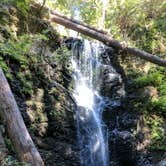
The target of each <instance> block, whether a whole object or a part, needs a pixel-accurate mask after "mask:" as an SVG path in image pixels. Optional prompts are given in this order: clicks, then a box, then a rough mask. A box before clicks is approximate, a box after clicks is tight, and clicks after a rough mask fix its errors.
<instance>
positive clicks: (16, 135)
mask: <svg viewBox="0 0 166 166" xmlns="http://www.w3.org/2000/svg"><path fill="white" fill-rule="evenodd" d="M0 116H1V118H2V119H3V120H4V122H5V125H6V130H7V132H8V134H9V137H10V139H11V141H12V144H13V146H14V149H15V151H16V154H17V156H18V158H19V159H20V161H22V162H26V163H29V164H30V165H32V166H44V163H43V160H42V158H41V156H40V154H39V152H38V150H37V149H36V147H35V145H34V143H33V141H32V139H31V137H30V135H29V133H28V131H27V128H26V126H25V124H24V121H23V118H22V116H21V113H20V111H19V108H18V106H17V103H16V101H15V98H14V96H13V94H12V92H11V89H10V87H9V84H8V82H7V80H6V78H5V76H4V74H3V71H2V69H0Z"/></svg>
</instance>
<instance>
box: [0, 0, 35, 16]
mask: <svg viewBox="0 0 166 166" xmlns="http://www.w3.org/2000/svg"><path fill="white" fill-rule="evenodd" d="M30 2H32V0H2V1H1V3H3V4H10V5H14V6H16V7H17V9H19V11H20V12H21V13H22V14H23V15H27V14H28V10H29V7H30Z"/></svg>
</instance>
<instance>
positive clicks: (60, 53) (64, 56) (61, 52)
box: [50, 46, 72, 66]
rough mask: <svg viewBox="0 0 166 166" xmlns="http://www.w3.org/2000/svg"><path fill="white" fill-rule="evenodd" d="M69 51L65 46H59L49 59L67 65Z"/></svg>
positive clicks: (69, 55)
mask: <svg viewBox="0 0 166 166" xmlns="http://www.w3.org/2000/svg"><path fill="white" fill-rule="evenodd" d="M71 55H72V54H71V52H70V51H69V50H68V48H67V47H66V46H62V47H59V48H58V49H57V50H56V52H55V53H54V56H53V57H52V58H51V59H50V60H51V61H55V62H56V63H57V64H60V65H63V66H67V64H69V63H70V57H71Z"/></svg>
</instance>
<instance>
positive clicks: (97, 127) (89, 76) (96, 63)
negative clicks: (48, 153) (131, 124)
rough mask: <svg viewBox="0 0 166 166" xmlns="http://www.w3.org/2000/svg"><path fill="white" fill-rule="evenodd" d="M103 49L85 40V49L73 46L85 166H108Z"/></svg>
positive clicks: (78, 129) (81, 144) (80, 135)
mask: <svg viewBox="0 0 166 166" xmlns="http://www.w3.org/2000/svg"><path fill="white" fill-rule="evenodd" d="M100 48H101V46H99V44H97V43H91V42H89V41H87V40H84V43H83V48H82V50H81V51H79V53H78V48H77V47H76V45H73V57H72V66H73V70H74V81H75V87H74V94H73V96H74V98H75V101H76V104H77V110H76V120H77V133H78V141H79V147H80V160H81V165H82V166H108V165H109V164H108V162H109V157H108V143H107V129H106V126H105V125H104V123H103V122H102V111H103V109H104V106H105V100H104V98H103V97H102V96H100V95H99V90H100V79H99V75H100V66H101V63H100V58H99V57H98V52H99V51H100Z"/></svg>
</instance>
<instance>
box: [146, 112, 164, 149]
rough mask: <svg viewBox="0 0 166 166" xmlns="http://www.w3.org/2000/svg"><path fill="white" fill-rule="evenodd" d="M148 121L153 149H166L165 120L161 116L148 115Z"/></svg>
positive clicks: (151, 147)
mask: <svg viewBox="0 0 166 166" xmlns="http://www.w3.org/2000/svg"><path fill="white" fill-rule="evenodd" d="M146 123H147V124H148V126H149V127H150V129H151V144H150V146H149V148H150V149H151V150H166V128H165V125H164V124H165V121H164V119H163V118H161V117H160V116H156V115H150V116H149V115H147V116H146Z"/></svg>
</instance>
